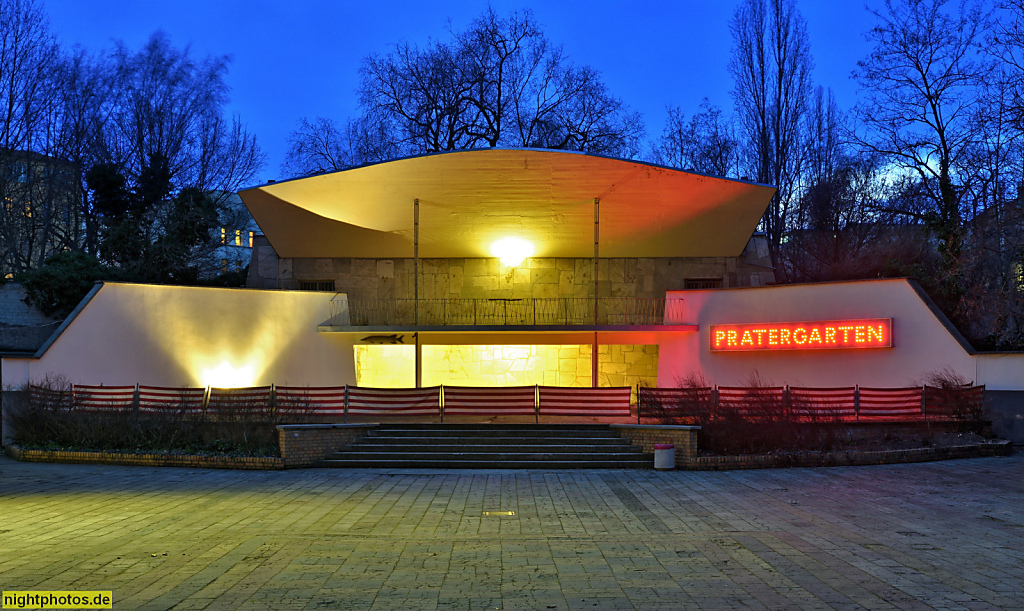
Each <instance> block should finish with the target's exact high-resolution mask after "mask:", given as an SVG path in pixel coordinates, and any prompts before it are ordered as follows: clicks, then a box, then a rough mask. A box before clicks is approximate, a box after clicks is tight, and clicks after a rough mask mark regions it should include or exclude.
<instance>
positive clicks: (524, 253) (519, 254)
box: [491, 238, 533, 267]
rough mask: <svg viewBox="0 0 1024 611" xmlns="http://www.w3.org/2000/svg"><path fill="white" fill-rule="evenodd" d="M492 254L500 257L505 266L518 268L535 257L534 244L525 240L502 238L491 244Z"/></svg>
mask: <svg viewBox="0 0 1024 611" xmlns="http://www.w3.org/2000/svg"><path fill="white" fill-rule="evenodd" d="M491 254H492V255H494V256H495V257H498V259H500V260H501V263H502V264H503V265H507V266H509V267H516V266H518V265H519V264H520V263H522V262H523V261H524V260H525V259H526V258H527V257H531V256H533V244H531V243H530V242H529V241H528V240H524V239H523V238H502V239H500V240H498V241H497V242H495V243H493V244H491Z"/></svg>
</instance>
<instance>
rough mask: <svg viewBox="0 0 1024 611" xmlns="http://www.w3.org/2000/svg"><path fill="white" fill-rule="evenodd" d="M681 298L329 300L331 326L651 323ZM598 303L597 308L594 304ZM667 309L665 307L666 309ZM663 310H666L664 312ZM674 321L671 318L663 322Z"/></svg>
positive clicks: (676, 307)
mask: <svg viewBox="0 0 1024 611" xmlns="http://www.w3.org/2000/svg"><path fill="white" fill-rule="evenodd" d="M682 305H683V302H682V300H678V299H669V300H666V299H664V298H640V297H601V298H598V299H597V300H596V304H595V300H594V298H593V297H569V298H549V299H544V298H538V299H531V298H522V299H511V298H510V299H420V300H419V301H416V300H413V299H366V300H362V299H351V300H350V299H346V298H345V296H344V295H338V296H336V297H335V298H334V299H332V300H331V318H330V320H329V321H328V322H327V325H328V326H332V327H413V326H420V327H450V326H458V327H477V326H487V327H495V326H498V327H502V326H529V327H532V326H590V325H594V326H649V325H664V324H666V322H665V321H666V320H669V321H680V320H682V314H683V312H682ZM595 306H596V308H595ZM666 308H667V310H668V311H666ZM666 314H667V315H668V316H667V317H666ZM667 324H675V323H671V322H670V323H667Z"/></svg>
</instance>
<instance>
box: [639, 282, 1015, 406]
mask: <svg viewBox="0 0 1024 611" xmlns="http://www.w3.org/2000/svg"><path fill="white" fill-rule="evenodd" d="M672 295H673V294H672V293H670V296H672ZM678 295H679V296H680V297H682V298H684V299H685V300H686V310H687V312H686V313H685V314H684V316H685V320H682V321H680V322H687V323H691V324H692V323H696V324H697V325H698V327H699V330H698V332H697V333H685V334H683V333H681V334H677V335H674V336H671V337H669V338H666V339H665V340H664V341H663V342H662V343H661V353H660V359H659V367H660V371H659V376H658V379H659V380H660V381H661V385H662V386H670V385H672V384H673V383H674V382H677V381H681V380H683V379H686V378H687V376H689V375H690V374H691V373H697V374H700V375H703V376H704V378H705V379H706V380H707V381H708V382H710V383H712V384H719V385H722V386H737V385H743V384H746V383H747V382H748V381H749V380H750V379H751V378H752V376H753V375H754V374H755V373H756V374H757V376H758V377H759V378H760V379H761V380H763V381H765V382H767V383H769V384H779V385H781V384H789V385H791V386H853V385H854V384H860V385H861V386H881V387H900V386H915V385H919V384H921V382H922V380H924V379H925V378H926V377H927V376H928V375H929V374H930V373H933V372H936V371H940V370H944V369H948V370H950V371H953V372H955V373H957V374H959V375H960V376H962V377H964V378H966V379H968V380H977V381H979V382H980V383H985V382H986V380H987V379H989V378H987V377H986V376H979V369H978V362H977V361H976V358H975V357H974V356H972V355H971V354H970V353H968V352H967V350H965V348H964V346H963V345H961V344H960V343H959V342H958V341H957V338H956V337H954V335H952V334H951V333H950V331H949V329H947V328H946V327H945V326H944V325H943V323H942V322H941V321H940V320H939V319H938V318H936V314H935V313H934V312H933V311H932V310H931V309H930V308H929V304H928V303H927V302H925V301H924V300H923V299H922V297H921V295H919V294H918V292H917V290H916V289H915V287H914V285H912V284H910V283H909V282H908V281H906V280H902V279H891V280H863V281H856V282H828V283H821V284H793V285H778V286H770V287H762V288H744V289H738V290H724V291H686V292H685V293H678ZM869 319H886V320H887V319H891V321H892V322H891V334H889V335H888V336H886V335H887V334H886V333H882V334H881V335H882V339H884V341H882V342H881V343H882V344H884V345H891V346H892V347H891V348H888V347H882V346H875V347H871V348H870V349H860V348H838V347H836V348H831V349H819V348H825V347H826V346H825V345H824V344H826V343H827V340H828V333H829V332H828V327H829V326H832V327H834V328H835V329H837V330H838V329H840V328H841V326H847V325H849V324H853V326H854V330H853V331H851V332H850V334H849V336H850V338H852V339H853V340H854V343H856V339H857V338H858V337H860V336H858V334H857V332H856V327H857V325H859V324H860V323H838V325H840V326H837V323H836V322H835V321H867V320H869ZM793 321H802V322H800V323H799V324H797V327H801V326H806V327H807V329H810V326H807V325H810V324H812V323H813V324H817V325H820V326H821V327H822V329H821V331H820V334H821V336H822V342H821V345H818V344H817V343H814V344H813V345H811V343H810V342H809V341H808V343H807V344H805V345H790V346H788V348H790V349H787V350H773V349H770V348H773V346H771V342H772V339H773V337H772V334H771V333H770V332H768V331H765V332H764V333H763V334H762V337H761V339H763V340H764V341H765V342H766V343H767V344H768V345H767V346H764V347H762V348H769V349H752V348H756V346H738V348H744V349H743V350H738V351H716V350H713V349H712V347H713V346H714V341H715V335H714V332H715V331H716V330H723V329H724V330H729V329H736V328H748V329H749V328H757V329H766V330H767V329H772V328H778V329H782V328H785V327H791V326H792V324H793ZM808 321H810V322H808ZM720 325H725V326H724V327H720ZM737 325H739V327H737ZM751 325H753V327H751ZM791 331H792V329H791ZM836 332H837V333H838V331H836ZM740 337H742V335H740ZM807 337H808V338H809V337H810V333H809V332H808V336H807ZM863 337H865V338H866V337H867V336H866V334H865V335H863ZM726 338H728V335H726ZM839 338H840V336H839V335H836V340H837V341H838V339H839ZM782 339H783V333H782V331H781V330H780V331H779V333H778V335H777V337H776V341H779V342H781V341H782ZM789 339H792V340H793V341H792V342H791V343H792V344H799V342H798V341H796V339H799V340H801V341H802V340H803V339H804V336H803V335H800V336H798V337H797V338H796V339H794V336H792V335H790V337H789ZM890 342H891V344H890ZM738 343H741V342H738ZM752 343H754V342H752ZM776 347H777V346H776ZM796 348H802V349H796ZM992 369H993V371H994V370H995V369H996V367H993V368H992ZM1018 377H1019V373H1018Z"/></svg>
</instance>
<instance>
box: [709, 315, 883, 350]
mask: <svg viewBox="0 0 1024 611" xmlns="http://www.w3.org/2000/svg"><path fill="white" fill-rule="evenodd" d="M850 348H854V349H859V348H892V319H891V318H873V319H870V320H825V321H817V322H771V323H751V324H742V325H711V351H712V352H740V351H749V350H830V349H850Z"/></svg>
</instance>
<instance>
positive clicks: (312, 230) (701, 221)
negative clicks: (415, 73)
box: [240, 149, 775, 258]
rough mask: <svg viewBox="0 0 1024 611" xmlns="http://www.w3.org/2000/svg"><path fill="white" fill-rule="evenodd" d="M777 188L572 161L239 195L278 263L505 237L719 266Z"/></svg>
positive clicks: (465, 157)
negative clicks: (712, 261) (713, 261)
mask: <svg viewBox="0 0 1024 611" xmlns="http://www.w3.org/2000/svg"><path fill="white" fill-rule="evenodd" d="M774 193H775V189H774V187H769V186H765V185H759V184H753V183H748V182H742V181H736V180H728V179H724V178H714V177H709V176H704V175H701V174H694V173H691V172H682V171H679V170H674V169H669V168H664V167H661V166H655V165H650V164H647V163H642V162H639V161H627V160H622V159H612V158H608V157H596V156H593V155H585V154H582V153H575V152H567V151H551V150H538V149H483V150H472V151H459V152H453V153H443V154H435V155H428V156H423V157H411V158H407V159H399V160H396V161H389V162H386V163H379V164H375V165H369V166H363V167H358V168H353V169H350V170H344V171H340V172H334V173H331V174H322V175H319V176H313V177H310V178H302V179H296V180H291V181H286V182H279V183H269V184H266V185H262V186H259V187H255V188H252V189H247V190H245V191H242V192H241V193H240V195H241V197H242V200H243V201H244V202H245V205H246V206H247V207H248V208H249V210H250V211H251V212H252V215H253V217H254V218H255V219H256V222H257V223H258V224H259V226H260V229H261V230H262V231H263V233H264V235H266V236H267V239H268V240H269V241H270V243H271V244H272V245H273V247H274V249H275V250H276V251H277V253H278V255H279V256H281V257H317V258H329V257H371V258H403V257H411V256H412V255H413V230H414V205H413V201H414V200H416V199H418V200H419V203H420V217H419V221H420V225H419V232H420V234H419V235H420V249H419V256H420V257H438V258H452V257H490V256H491V254H490V252H489V248H490V245H491V244H492V243H493V242H494V241H496V240H498V239H500V238H504V237H510V236H515V237H521V238H525V239H527V240H529V241H531V242H532V243H533V244H534V247H535V253H534V256H536V257H592V256H593V255H594V199H595V198H597V199H599V200H600V255H601V257H719V256H736V255H738V254H740V253H741V252H742V251H743V248H744V246H745V245H746V243H747V240H748V239H749V238H750V235H751V234H752V233H753V231H754V229H755V228H756V226H757V223H758V221H759V220H760V218H761V215H762V214H763V213H764V211H765V209H766V207H767V206H768V203H769V202H770V201H771V198H772V195H773V194H774Z"/></svg>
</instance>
